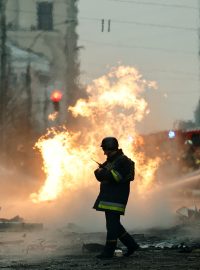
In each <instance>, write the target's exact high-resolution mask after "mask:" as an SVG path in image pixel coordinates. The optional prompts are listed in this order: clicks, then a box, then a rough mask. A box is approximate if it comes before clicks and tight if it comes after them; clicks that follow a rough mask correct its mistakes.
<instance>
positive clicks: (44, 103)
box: [6, 0, 79, 131]
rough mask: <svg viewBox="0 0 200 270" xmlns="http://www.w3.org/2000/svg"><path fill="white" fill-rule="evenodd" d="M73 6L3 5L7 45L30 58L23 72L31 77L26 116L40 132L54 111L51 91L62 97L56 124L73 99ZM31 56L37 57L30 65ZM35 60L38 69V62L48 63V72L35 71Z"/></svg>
mask: <svg viewBox="0 0 200 270" xmlns="http://www.w3.org/2000/svg"><path fill="white" fill-rule="evenodd" d="M77 2H78V1H76V0H48V1H45V0H7V2H6V28H7V41H9V42H11V44H13V45H14V46H16V47H18V48H20V49H22V50H24V51H26V52H28V53H29V55H30V57H28V58H27V59H28V60H27V71H28V72H29V73H30V74H29V75H30V76H31V80H30V89H31V100H32V109H31V112H30V113H31V116H32V119H33V122H34V123H37V125H38V128H39V129H40V130H41V131H42V130H44V129H45V128H46V127H48V126H51V125H52V123H49V120H48V115H49V114H50V113H52V112H53V110H54V108H53V105H52V104H51V101H50V95H51V92H52V91H53V90H54V89H59V90H60V91H62V93H63V99H62V102H61V104H60V105H61V106H60V112H59V123H64V122H65V121H66V118H67V107H68V105H70V104H71V103H73V101H74V99H75V98H76V96H77V93H76V91H77V89H78V88H77V80H78V75H79V64H78V47H77V39H78V36H77V34H76V26H77V16H78V8H77ZM34 54H36V56H37V57H36V58H35V59H34V61H33V55H34ZM31 56H32V57H31ZM39 56H40V58H41V59H40V65H42V59H45V60H44V61H47V62H48V66H49V69H48V70H45V72H43V69H42V68H41V70H39V71H38V70H36V69H35V68H34V66H35V65H36V63H37V61H38V62H39V59H38V57H39ZM37 59H38V60H37ZM19 62H20V59H19ZM44 66H45V65H44ZM26 75H27V74H26Z"/></svg>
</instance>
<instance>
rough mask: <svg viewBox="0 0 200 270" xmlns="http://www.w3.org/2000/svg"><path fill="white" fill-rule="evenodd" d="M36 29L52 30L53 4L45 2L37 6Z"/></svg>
mask: <svg viewBox="0 0 200 270" xmlns="http://www.w3.org/2000/svg"><path fill="white" fill-rule="evenodd" d="M37 16H38V29H39V30H46V31H51V30H53V3H49V2H47V1H45V2H40V3H38V4H37Z"/></svg>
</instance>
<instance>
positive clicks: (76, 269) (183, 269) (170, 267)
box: [0, 250, 200, 270]
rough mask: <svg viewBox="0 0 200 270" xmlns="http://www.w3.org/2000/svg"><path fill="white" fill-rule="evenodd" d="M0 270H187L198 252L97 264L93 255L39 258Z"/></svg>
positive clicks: (199, 258) (196, 264) (195, 265)
mask: <svg viewBox="0 0 200 270" xmlns="http://www.w3.org/2000/svg"><path fill="white" fill-rule="evenodd" d="M0 269H7V270H8V269H20V270H23V269H34V270H35V269H38V270H39V269H53V270H57V269H58V270H66V269H67V270H71V269H73V270H90V269H91V270H93V269H98V270H101V269H102V270H106V269H108V270H116V269H121V270H122V269H126V270H133V269H134V270H143V269H144V270H145V269H148V270H161V269H162V270H165V269H166V270H179V269H180V270H189V269H196V270H199V269H200V250H195V251H193V252H191V253H180V252H178V251H177V250H145V251H144V250H142V251H137V252H136V253H135V254H134V255H133V256H131V257H130V258H124V257H115V258H113V259H109V260H103V261H102V260H98V259H96V258H95V254H94V253H88V254H81V253H80V254H76V255H67V254H66V255H62V256H58V257H57V256H55V257H51V258H50V257H49V258H43V259H42V258H41V259H40V260H36V261H35V260H33V261H32V262H31V261H29V262H26V261H23V260H22V261H15V260H13V261H12V260H11V261H9V262H4V263H2V262H1V265H0Z"/></svg>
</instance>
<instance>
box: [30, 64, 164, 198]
mask: <svg viewBox="0 0 200 270" xmlns="http://www.w3.org/2000/svg"><path fill="white" fill-rule="evenodd" d="M147 88H151V89H155V88H156V84H155V82H148V81H146V80H144V79H143V77H142V75H141V74H140V73H139V72H138V71H137V70H136V69H135V68H133V67H126V66H119V67H116V68H113V69H112V70H111V71H110V72H109V73H108V74H106V75H104V76H102V77H100V78H98V79H96V80H94V81H93V82H92V84H90V85H89V86H88V87H87V89H86V92H87V98H86V99H79V100H77V102H76V104H75V105H74V106H73V107H72V106H70V107H69V108H68V111H69V112H70V113H72V115H73V117H74V118H78V117H81V121H82V122H81V123H82V125H81V126H82V127H81V128H80V129H79V130H77V132H71V131H70V130H68V128H67V127H66V126H65V127H64V126H63V127H60V128H52V129H49V130H48V131H47V134H46V135H44V136H42V137H41V138H40V139H39V140H38V142H37V143H36V145H35V147H36V148H37V149H38V150H39V151H40V152H41V155H42V157H43V170H44V172H45V174H46V180H45V181H44V184H43V186H42V187H41V188H40V189H39V191H38V192H36V193H33V194H31V199H32V201H33V202H41V201H49V200H56V199H57V198H58V197H60V196H62V195H63V194H65V193H67V192H70V191H71V190H74V189H80V188H81V187H83V186H92V185H94V175H93V170H94V169H95V168H96V166H97V165H96V164H95V163H94V161H93V160H92V159H95V160H98V161H99V162H103V160H102V153H101V148H100V143H101V140H102V138H104V137H106V136H115V137H117V139H118V140H119V145H120V148H122V149H123V151H124V153H125V154H126V155H128V156H129V157H130V158H132V159H133V160H134V161H135V163H136V182H137V185H136V186H137V188H138V190H139V191H140V192H142V193H144V191H147V190H148V189H149V188H150V187H151V186H152V185H153V179H154V174H155V172H156V169H157V167H158V164H159V162H160V161H159V159H155V160H152V159H148V158H146V157H145V156H144V153H143V152H142V151H138V149H139V147H138V146H141V145H142V143H143V141H142V138H141V137H140V136H139V135H138V133H137V130H136V123H137V122H140V121H142V120H143V118H144V117H145V115H146V114H148V113H149V109H148V104H147V102H146V101H145V100H144V98H143V97H142V93H143V92H144V91H145V90H146V89H147Z"/></svg>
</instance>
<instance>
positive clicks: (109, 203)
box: [93, 137, 139, 259]
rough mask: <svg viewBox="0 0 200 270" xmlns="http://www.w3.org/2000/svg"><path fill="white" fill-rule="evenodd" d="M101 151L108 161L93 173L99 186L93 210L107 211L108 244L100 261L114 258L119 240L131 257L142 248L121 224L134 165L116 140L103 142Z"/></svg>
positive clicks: (100, 255)
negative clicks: (119, 147)
mask: <svg viewBox="0 0 200 270" xmlns="http://www.w3.org/2000/svg"><path fill="white" fill-rule="evenodd" d="M101 147H102V149H103V151H104V154H105V155H106V156H107V160H106V161H105V162H104V163H103V164H100V166H99V168H98V169H96V170H95V171H94V174H95V177H96V179H97V180H98V181H99V182H100V193H99V195H98V197H97V199H96V202H95V204H94V207H93V208H94V209H96V210H97V211H104V212H105V218H106V229H107V236H106V244H105V247H104V250H103V252H102V253H101V254H99V255H97V258H99V259H108V258H112V257H113V255H114V251H115V248H116V245H117V239H119V240H120V241H121V242H122V243H123V244H124V245H125V246H126V247H127V252H126V253H124V254H123V255H124V256H126V257H128V256H130V255H131V254H133V253H134V251H135V250H137V249H138V248H139V245H138V244H137V243H136V242H135V240H134V239H133V238H132V237H131V235H130V234H129V233H128V232H127V231H126V230H125V228H124V227H123V226H122V224H121V223H120V215H124V213H125V208H126V204H127V202H128V197H129V192H130V181H132V180H134V170H135V168H134V162H133V161H132V160H131V159H129V158H128V157H127V156H125V155H124V154H123V151H122V149H118V141H117V139H116V138H114V137H106V138H104V139H103V140H102V143H101Z"/></svg>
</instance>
